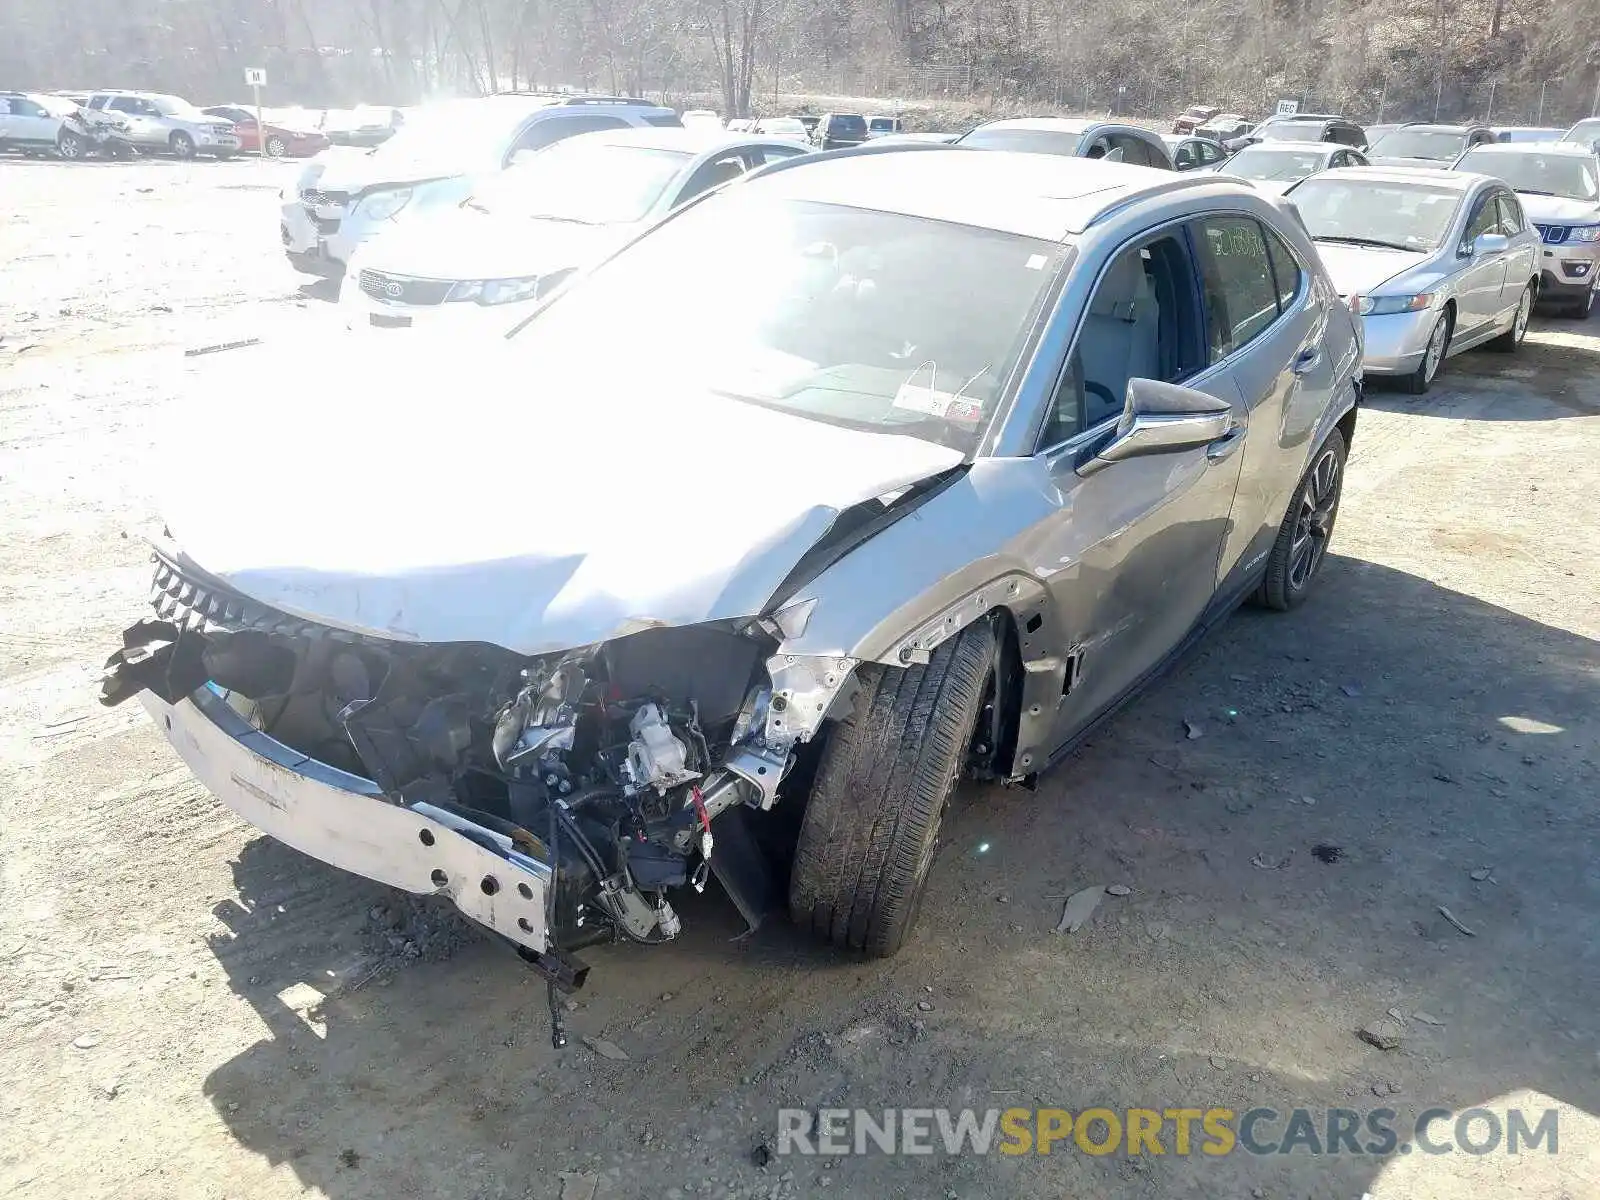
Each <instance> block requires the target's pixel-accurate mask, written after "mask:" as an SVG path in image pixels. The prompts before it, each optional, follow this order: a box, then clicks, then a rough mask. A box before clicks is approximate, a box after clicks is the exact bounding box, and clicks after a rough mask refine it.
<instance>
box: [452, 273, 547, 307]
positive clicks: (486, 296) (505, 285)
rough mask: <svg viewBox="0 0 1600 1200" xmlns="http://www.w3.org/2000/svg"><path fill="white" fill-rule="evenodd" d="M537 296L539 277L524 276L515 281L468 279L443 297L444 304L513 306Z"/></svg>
mask: <svg viewBox="0 0 1600 1200" xmlns="http://www.w3.org/2000/svg"><path fill="white" fill-rule="evenodd" d="M538 294H539V276H537V275H525V276H521V277H519V278H516V279H468V280H464V281H462V282H461V283H458V284H456V285H455V286H454V287H452V288H451V289H450V294H449V295H448V296H446V297H445V300H446V302H447V303H448V302H450V301H455V300H476V301H477V302H478V303H479V304H515V303H516V302H517V301H518V300H532V299H533V298H534V297H535V296H537V295H538Z"/></svg>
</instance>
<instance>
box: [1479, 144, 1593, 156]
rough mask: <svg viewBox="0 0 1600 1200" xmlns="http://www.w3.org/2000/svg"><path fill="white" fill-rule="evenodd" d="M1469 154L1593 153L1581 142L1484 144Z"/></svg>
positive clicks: (1567, 154)
mask: <svg viewBox="0 0 1600 1200" xmlns="http://www.w3.org/2000/svg"><path fill="white" fill-rule="evenodd" d="M1468 153H1469V154H1544V155H1550V154H1556V155H1561V156H1563V157H1565V158H1593V157H1594V156H1595V154H1594V151H1593V150H1591V149H1590V148H1589V147H1588V146H1585V145H1584V144H1583V143H1581V142H1560V141H1549V142H1485V143H1484V144H1483V145H1481V146H1474V147H1473V148H1472V149H1471V150H1470V151H1468Z"/></svg>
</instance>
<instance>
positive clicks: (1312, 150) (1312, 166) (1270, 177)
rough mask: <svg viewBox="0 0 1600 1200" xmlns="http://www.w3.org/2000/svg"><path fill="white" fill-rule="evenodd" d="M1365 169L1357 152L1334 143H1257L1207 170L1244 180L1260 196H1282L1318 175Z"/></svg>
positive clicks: (1364, 160) (1360, 155)
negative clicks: (1347, 168) (1307, 179)
mask: <svg viewBox="0 0 1600 1200" xmlns="http://www.w3.org/2000/svg"><path fill="white" fill-rule="evenodd" d="M1366 165H1367V160H1366V157H1365V156H1364V155H1363V154H1362V153H1361V151H1359V150H1352V149H1350V148H1349V147H1348V146H1341V145H1339V144H1338V143H1337V142H1258V143H1257V144H1256V145H1254V146H1246V147H1245V148H1244V149H1243V150H1241V151H1239V153H1237V154H1235V155H1234V156H1233V157H1232V158H1230V159H1228V160H1227V161H1226V162H1222V163H1219V164H1217V165H1216V166H1215V167H1212V168H1210V169H1211V170H1213V171H1215V172H1217V173H1218V174H1221V175H1232V176H1234V177H1236V178H1238V179H1248V180H1249V181H1250V182H1251V183H1253V184H1255V186H1256V187H1257V188H1259V189H1260V190H1261V191H1263V192H1271V193H1273V194H1274V195H1282V194H1283V193H1284V192H1286V191H1288V190H1289V189H1290V188H1292V187H1293V186H1294V185H1295V184H1297V183H1299V182H1300V181H1301V180H1302V179H1305V178H1306V177H1307V176H1310V175H1315V174H1316V173H1317V172H1319V171H1328V170H1332V169H1334V168H1336V167H1364V166H1366Z"/></svg>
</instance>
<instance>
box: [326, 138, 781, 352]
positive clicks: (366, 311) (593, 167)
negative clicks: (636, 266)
mask: <svg viewBox="0 0 1600 1200" xmlns="http://www.w3.org/2000/svg"><path fill="white" fill-rule="evenodd" d="M805 153H808V150H807V148H806V147H804V146H801V145H798V144H796V143H793V142H787V141H784V140H782V139H779V138H761V137H739V136H733V135H729V134H725V133H708V132H706V131H704V130H700V129H624V130H618V131H617V132H615V133H588V134H584V135H582V136H581V137H575V138H571V139H569V140H567V141H564V142H561V143H559V144H557V145H555V146H552V147H550V148H549V149H548V150H542V151H540V152H539V153H538V154H535V155H533V156H532V157H531V158H530V159H529V160H528V161H527V162H525V163H521V164H518V165H517V166H514V167H512V168H511V169H510V170H508V171H504V172H502V173H500V174H498V175H493V176H490V177H489V178H488V179H486V180H484V182H483V183H482V184H481V185H480V186H479V187H478V188H476V189H474V191H473V193H472V195H471V196H469V197H468V198H467V199H466V200H465V201H464V202H462V203H461V204H458V205H456V206H454V207H451V208H447V209H441V210H439V211H437V212H433V213H430V214H428V215H427V216H425V217H421V218H418V219H417V220H413V221H405V222H402V223H400V224H398V225H396V226H395V227H394V228H393V229H390V230H388V231H387V232H385V233H384V234H383V235H382V236H380V237H377V238H375V239H373V241H371V242H370V243H369V244H367V245H366V246H363V247H362V249H361V250H360V251H359V252H358V253H357V254H356V256H355V258H353V259H352V260H351V262H350V280H351V282H353V283H354V284H355V285H356V286H354V287H346V288H344V289H343V291H342V293H341V304H342V306H343V307H344V309H345V311H346V312H347V313H348V314H349V317H350V321H349V323H350V325H351V326H352V327H353V328H359V327H362V326H366V327H376V328H380V329H381V328H396V327H399V328H409V327H412V326H430V327H433V328H436V329H449V330H451V331H455V330H467V331H476V332H481V333H486V334H494V335H499V334H503V333H505V331H506V329H507V328H508V327H509V326H510V325H511V324H512V322H513V321H514V320H515V315H517V314H520V313H521V312H522V311H525V310H527V309H528V308H530V307H532V306H533V305H534V304H535V303H536V302H537V301H538V300H539V299H540V298H541V297H543V296H546V295H548V294H549V293H550V291H551V290H552V289H553V288H554V287H555V286H556V285H557V284H559V283H560V282H561V281H562V280H563V279H565V278H566V277H567V276H568V275H571V274H572V273H573V272H574V271H575V270H578V269H580V268H583V267H586V266H588V265H590V264H591V263H593V262H596V261H598V260H599V259H602V258H604V257H606V255H607V254H609V253H610V252H611V251H612V250H614V249H616V248H617V247H619V246H621V245H622V244H623V243H624V242H626V241H628V240H629V239H630V238H632V237H633V236H634V235H635V234H637V233H638V232H640V231H641V230H643V229H644V228H645V227H646V226H648V225H651V224H653V223H654V222H656V221H658V220H660V219H661V218H662V217H664V216H665V215H666V214H667V213H669V212H671V211H672V210H674V209H676V208H678V207H679V206H681V205H683V204H686V203H688V202H689V201H690V200H692V199H694V198H695V197H696V196H700V195H702V194H704V193H705V192H708V191H710V190H711V189H713V188H715V187H719V186H721V185H722V184H724V183H731V182H732V181H733V180H735V179H738V178H740V177H741V176H743V175H745V174H746V173H747V172H750V171H754V170H757V169H758V168H760V167H763V166H765V165H767V164H768V163H772V162H781V161H783V160H784V159H790V158H795V157H797V156H799V155H802V154H805ZM486 310H487V311H486ZM508 314H509V315H508ZM496 315H499V316H503V317H505V319H498V320H490V319H487V318H490V317H493V316H496Z"/></svg>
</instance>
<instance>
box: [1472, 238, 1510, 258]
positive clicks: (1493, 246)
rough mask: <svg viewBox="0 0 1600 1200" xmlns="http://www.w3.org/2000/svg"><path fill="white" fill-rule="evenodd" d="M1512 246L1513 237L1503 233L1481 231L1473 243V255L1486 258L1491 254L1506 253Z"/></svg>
mask: <svg viewBox="0 0 1600 1200" xmlns="http://www.w3.org/2000/svg"><path fill="white" fill-rule="evenodd" d="M1510 248H1511V239H1510V238H1508V237H1507V236H1506V235H1505V234H1503V233H1480V234H1479V235H1478V239H1477V241H1475V242H1473V243H1472V256H1473V257H1474V258H1486V257H1488V256H1489V255H1491V254H1504V253H1505V252H1506V251H1507V250H1509V249H1510Z"/></svg>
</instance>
